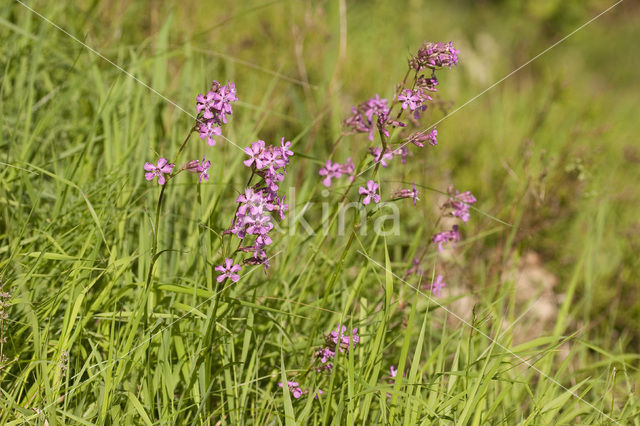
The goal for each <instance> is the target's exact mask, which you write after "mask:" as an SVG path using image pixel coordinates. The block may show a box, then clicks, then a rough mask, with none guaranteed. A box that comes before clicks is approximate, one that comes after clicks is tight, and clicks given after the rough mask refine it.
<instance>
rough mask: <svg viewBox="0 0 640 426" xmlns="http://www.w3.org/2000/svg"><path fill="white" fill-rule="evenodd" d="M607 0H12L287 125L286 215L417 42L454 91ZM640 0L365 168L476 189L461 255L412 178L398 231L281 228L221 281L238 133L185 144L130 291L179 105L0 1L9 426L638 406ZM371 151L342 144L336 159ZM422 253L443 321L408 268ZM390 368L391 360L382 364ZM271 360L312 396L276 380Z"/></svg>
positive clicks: (143, 67)
mask: <svg viewBox="0 0 640 426" xmlns="http://www.w3.org/2000/svg"><path fill="white" fill-rule="evenodd" d="M611 4H612V3H608V2H605V1H601V0H592V1H587V2H562V1H553V0H546V1H540V2H531V3H527V4H525V5H523V4H522V3H521V2H517V1H506V0H505V1H493V2H492V1H483V2H470V1H460V0H459V1H446V2H445V1H435V2H423V1H418V0H408V1H401V2H382V1H357V2H356V1H343V2H341V1H327V2H307V1H266V2H260V1H255V2H254V1H247V2H213V3H211V4H209V3H207V4H205V3H203V2H157V1H140V2H131V1H124V0H123V1H108V0H104V1H99V0H96V1H76V2H74V6H70V5H67V4H65V3H63V2H59V3H54V2H44V1H32V2H29V3H28V5H29V6H30V7H33V8H34V9H35V10H36V11H38V12H39V13H41V14H42V15H44V16H46V17H47V18H48V19H50V20H51V21H53V22H55V23H56V24H57V25H59V26H61V27H62V28H64V29H65V30H66V31H68V32H69V33H70V34H73V35H74V36H75V37H77V38H79V39H81V40H83V41H84V42H86V43H87V44H88V45H89V46H91V47H93V48H94V49H96V50H97V51H99V52H100V53H101V54H103V55H105V56H106V57H107V58H109V59H110V60H112V61H113V62H115V63H117V64H119V65H120V66H122V67H123V68H124V69H126V70H127V71H129V72H131V73H132V74H134V75H136V76H137V77H138V78H140V80H142V81H144V82H146V83H148V84H149V85H150V86H151V87H153V88H154V89H155V90H157V91H158V92H160V93H162V94H163V95H164V96H166V97H167V98H169V99H171V100H172V101H173V102H175V103H176V104H177V105H179V106H181V107H182V108H184V109H185V110H186V111H188V112H189V113H194V112H195V105H194V104H195V102H194V98H195V96H196V95H197V94H198V93H202V92H203V91H204V90H206V88H207V87H208V85H209V84H210V81H211V80H212V79H214V78H215V79H218V80H221V81H226V80H233V81H235V82H236V85H237V88H238V95H239V97H240V102H238V103H237V106H235V108H234V115H233V118H232V120H231V123H230V124H229V125H228V126H226V127H225V128H224V131H225V135H226V136H227V137H228V138H229V139H230V140H231V141H234V142H235V143H237V144H238V145H239V146H241V147H244V146H246V145H248V144H249V143H250V142H252V141H254V140H256V139H257V138H261V139H264V140H266V141H268V142H275V141H278V140H279V139H280V137H281V136H286V137H287V138H288V139H290V140H292V141H293V142H294V151H295V152H296V156H295V157H294V158H293V162H292V164H291V166H290V171H289V174H288V176H287V180H286V181H285V182H286V184H285V186H287V187H291V188H295V200H291V203H292V204H295V205H296V206H297V213H299V212H300V209H301V208H302V207H303V206H304V205H305V203H307V202H314V203H315V204H314V206H315V207H312V208H311V209H309V211H308V212H307V213H306V214H305V218H306V219H307V220H308V221H309V222H310V223H311V224H312V225H313V226H314V227H315V226H319V225H320V223H321V221H322V212H321V211H320V210H321V209H320V208H319V203H321V202H328V203H329V204H330V206H331V208H335V206H336V205H337V203H338V200H339V197H340V195H341V193H342V191H343V190H344V188H345V186H334V187H332V190H331V191H330V192H329V193H328V194H325V193H322V192H321V187H320V186H319V179H318V175H317V171H318V169H319V167H320V164H322V163H323V162H324V161H325V159H326V158H327V157H328V155H329V153H330V152H331V145H332V143H333V141H334V140H335V138H336V137H337V136H338V135H339V132H340V122H341V120H342V119H343V118H344V116H345V114H347V113H348V112H349V109H350V106H351V105H353V104H355V103H358V102H360V101H362V100H363V99H367V98H368V97H370V96H372V95H373V94H375V93H379V94H380V95H383V96H391V94H392V93H393V88H394V86H395V84H397V82H398V81H400V80H401V78H402V76H403V75H404V73H405V70H406V59H407V58H408V56H409V55H410V54H411V53H412V52H414V51H415V50H416V49H417V48H418V47H419V46H420V44H421V43H422V42H423V41H424V40H434V41H448V40H453V41H454V43H455V44H456V46H457V47H458V48H459V49H461V63H460V65H459V66H458V67H457V68H455V69H453V70H451V71H447V70H445V71H443V72H440V73H439V78H440V81H441V84H440V87H441V91H440V99H441V100H443V101H444V102H450V103H451V105H452V106H451V108H456V107H457V106H460V105H463V104H465V102H466V101H467V100H469V99H472V98H473V97H474V96H476V95H477V94H478V93H481V92H482V91H483V90H485V89H486V88H487V87H489V86H490V85H492V84H493V83H494V82H496V81H498V80H499V79H501V78H502V77H503V76H505V75H507V74H508V73H510V72H511V71H512V70H514V69H516V68H517V67H519V66H520V65H521V64H523V63H525V62H527V61H528V60H529V59H531V58H533V57H534V56H535V55H537V54H538V53H539V52H541V51H543V50H544V49H546V48H547V47H549V46H550V45H551V44H553V43H554V42H555V41H557V40H559V39H561V38H562V37H563V36H565V35H566V34H568V33H570V32H571V31H573V30H574V29H575V28H577V27H579V26H580V25H582V24H583V23H585V22H586V21H587V20H589V19H591V18H592V17H593V16H595V15H597V14H598V13H599V12H601V11H602V10H604V9H606V8H607V7H609V6H610V5H611ZM639 13H640V10H638V8H637V6H635V5H633V4H632V3H631V2H624V3H622V4H621V5H619V6H618V7H616V8H615V9H614V10H612V11H611V12H610V13H607V14H606V15H605V16H603V17H602V18H600V19H598V20H597V21H596V22H594V23H593V24H591V25H589V26H587V27H586V28H584V29H583V30H581V31H579V32H577V33H576V34H575V35H573V36H572V37H570V38H569V39H567V40H566V41H565V42H563V43H561V44H560V45H558V46H557V47H555V48H554V49H552V50H551V51H549V52H548V53H546V54H545V55H543V56H542V57H540V58H539V59H537V60H536V61H534V62H533V63H531V64H530V65H528V66H527V67H525V68H523V69H522V70H520V71H519V72H518V73H517V74H515V75H513V76H512V77H510V78H508V79H507V80H506V81H504V83H502V84H500V85H499V86H497V87H495V88H493V89H492V90H491V91H489V92H487V93H486V94H484V95H483V96H481V97H479V98H478V99H477V100H475V101H473V102H472V103H470V104H468V106H465V107H464V108H463V109H461V110H460V111H459V112H456V113H454V114H453V115H451V116H450V117H448V118H447V119H446V120H444V121H443V122H442V123H441V124H440V125H439V126H438V130H439V140H440V144H439V145H438V147H437V149H435V150H426V149H425V150H423V151H415V152H414V154H415V155H414V156H413V157H412V158H410V161H409V164H408V165H407V166H406V167H404V168H403V167H400V165H399V164H395V165H394V166H392V167H391V168H389V169H385V170H383V171H382V172H381V176H380V179H381V183H382V186H383V193H385V192H386V193H387V194H388V191H389V190H390V189H396V188H397V187H398V186H400V185H401V184H400V183H399V182H400V181H411V180H415V181H416V183H417V184H420V185H424V186H428V187H430V188H436V189H438V190H440V191H444V190H446V188H447V187H448V186H449V184H452V183H453V184H455V186H456V187H457V188H459V189H461V190H471V191H472V192H473V193H474V194H475V195H476V197H477V198H478V200H479V202H478V205H477V206H478V210H477V211H474V212H473V213H474V214H473V216H472V219H471V221H470V222H469V223H467V224H465V225H464V226H463V227H462V229H463V236H464V239H465V241H464V242H463V244H460V246H459V248H458V249H457V250H456V251H455V252H453V253H449V254H447V255H445V256H442V255H440V256H439V255H436V252H435V251H434V248H433V247H432V246H429V245H428V241H429V238H430V237H431V235H432V233H433V232H434V225H435V222H436V219H437V203H439V202H441V201H442V200H441V198H439V195H438V193H437V192H434V191H432V192H429V191H426V190H425V191H424V192H423V194H422V195H423V196H422V197H421V198H422V201H421V202H420V204H419V205H418V206H417V207H416V208H413V206H410V205H409V203H406V204H400V207H401V218H402V221H401V233H400V235H399V236H390V237H387V238H384V237H376V236H375V235H368V236H361V235H360V234H357V235H356V236H355V237H353V240H352V241H353V242H352V244H351V245H350V247H349V250H347V251H346V252H344V249H345V246H346V245H347V242H348V241H349V238H350V235H349V234H347V235H345V236H340V235H336V234H335V232H331V233H330V234H329V235H328V236H325V235H322V234H318V235H314V236H308V235H307V234H305V233H302V232H297V233H293V234H292V235H291V234H289V233H287V234H283V235H281V236H279V237H278V238H276V239H275V240H276V241H275V244H274V248H273V249H272V251H271V254H272V255H275V257H274V258H273V260H272V267H271V269H270V270H269V272H268V273H267V274H266V275H265V274H264V273H263V271H262V268H260V267H257V268H255V269H250V268H245V270H244V272H245V273H247V275H246V276H245V277H243V279H242V280H241V281H240V282H239V283H238V284H236V285H234V286H231V287H230V288H228V289H227V290H226V291H225V292H224V293H222V294H219V293H217V292H216V291H215V276H216V274H215V272H214V271H213V266H215V265H216V264H219V263H220V262H221V259H222V257H223V255H224V253H223V251H224V250H223V249H224V248H223V247H221V246H220V240H219V238H218V233H219V232H220V231H221V230H223V229H225V228H226V227H227V225H228V223H229V221H230V219H231V217H232V215H233V211H234V208H235V204H234V202H233V200H234V199H235V196H236V194H237V192H239V191H242V190H243V189H244V186H243V185H244V184H245V182H246V179H247V171H246V169H244V167H243V166H242V163H241V161H242V160H243V159H244V154H242V153H241V152H240V151H239V150H238V149H237V148H235V147H234V146H233V145H231V144H230V143H227V142H220V143H219V144H218V145H217V146H216V147H215V148H208V147H206V149H205V150H204V151H203V147H204V145H203V144H202V143H201V142H200V141H199V140H198V139H197V138H194V140H193V141H192V142H191V143H190V145H189V146H188V148H187V155H185V157H190V158H198V157H199V156H201V155H202V153H203V152H206V153H207V154H208V157H210V158H211V160H212V162H213V167H212V173H211V179H210V180H209V182H208V183H206V184H201V185H196V184H195V182H196V181H195V179H194V178H193V176H184V175H181V176H179V177H178V178H177V179H176V181H175V182H172V183H171V185H170V187H169V188H168V190H167V199H166V203H165V205H164V209H163V214H162V216H161V222H160V228H159V240H160V248H161V249H162V250H167V251H164V252H163V253H162V254H161V256H160V258H159V261H158V264H157V265H156V268H155V272H154V281H153V288H152V291H151V292H150V293H147V292H146V291H145V288H144V285H145V284H144V283H145V278H146V275H147V273H148V268H149V263H150V252H151V239H152V235H153V234H152V232H153V230H152V223H153V218H154V216H155V211H156V203H157V197H158V194H159V188H158V186H157V185H150V184H148V183H147V182H146V181H145V180H144V178H143V171H142V164H143V163H144V161H154V160H155V159H156V158H157V156H158V155H164V156H168V157H171V156H173V155H174V153H175V152H176V150H177V148H178V146H179V144H180V143H181V142H182V140H183V139H184V137H185V135H186V133H187V131H188V129H189V127H190V126H191V124H192V118H190V117H189V116H188V114H185V113H184V112H183V111H181V110H180V109H179V108H176V107H175V106H174V105H171V104H170V103H168V102H167V101H166V100H164V99H162V98H161V97H159V96H157V95H156V94H154V93H152V92H151V91H149V90H148V89H147V88H145V87H143V86H142V85H141V84H139V83H138V82H136V81H134V80H133V79H131V78H130V77H128V76H127V75H125V74H123V73H122V72H121V71H119V70H118V69H116V68H115V67H114V66H113V65H111V64H109V63H108V62H106V61H104V60H103V59H101V58H99V57H97V56H96V55H94V54H92V53H91V52H89V51H88V50H87V49H86V48H85V47H83V46H82V45H80V44H79V43H77V42H75V41H73V40H72V39H71V38H70V37H69V36H67V35H65V34H64V33H62V32H61V31H59V30H58V29H56V28H55V27H53V26H52V25H50V24H48V23H46V22H44V21H43V20H42V19H41V18H40V17H38V16H37V15H35V14H34V13H32V12H30V11H29V10H27V9H26V8H25V7H23V6H21V5H20V4H19V3H15V2H13V1H8V2H4V3H3V4H2V5H1V6H0V41H1V43H0V46H1V47H0V73H1V75H2V80H1V86H0V117H2V118H1V122H2V128H1V133H0V134H1V138H0V148H1V150H0V212H1V214H0V279H1V280H2V285H3V289H4V291H8V292H10V293H11V298H10V299H8V305H9V306H8V307H7V308H6V313H7V315H8V318H7V319H5V320H4V321H3V322H2V323H1V324H2V325H1V328H2V332H3V335H4V336H5V337H6V339H7V341H6V343H4V345H3V347H2V352H3V355H4V356H6V358H7V359H6V360H5V361H3V362H2V363H1V364H0V367H1V368H0V392H1V393H2V396H1V397H0V422H2V423H5V422H10V424H22V423H24V422H30V423H38V424H40V423H44V422H45V421H46V422H48V423H49V424H55V423H64V424H66V423H99V424H103V423H109V424H122V423H124V424H127V423H132V422H133V423H146V424H149V423H162V424H166V423H169V424H174V423H180V424H183V423H217V422H221V423H223V424H237V423H238V424H239V423H256V424H265V423H270V424H276V423H293V422H299V423H301V422H310V423H320V422H331V421H332V422H334V423H336V424H338V423H391V422H393V423H398V424H400V423H402V424H416V423H420V422H424V423H427V424H429V423H433V422H441V423H456V424H458V423H459V424H466V423H472V424H483V423H487V422H491V423H506V424H514V423H527V424H529V423H531V424H549V423H552V422H553V423H558V424H562V423H607V422H614V421H615V422H619V423H620V424H638V417H639V416H640V414H639V413H640V403H639V402H638V400H637V396H636V395H637V392H638V389H637V383H639V382H640V374H639V373H638V370H637V369H638V355H637V353H638V351H639V350H640V326H639V324H640V299H639V297H638V280H639V279H640V265H639V261H638V256H637V253H638V249H640V243H639V241H640V238H639V235H640V222H639V221H638V214H637V206H638V203H639V202H640V192H639V191H637V189H636V182H637V181H638V179H640V167H639V164H640V148H639V146H640V145H638V136H637V135H638V125H637V111H638V107H639V105H638V99H639V98H638V90H639V89H640V81H639V80H638V79H637V72H636V70H637V69H638V67H639V66H640V51H639V48H638V46H637V43H635V40H637V39H638V38H639V37H640V29H639V28H638V26H637V24H636V22H637V19H638V15H639ZM451 108H450V111H451V110H452V109H451ZM441 117H442V114H440V113H436V114H435V115H432V116H430V117H429V119H430V120H433V121H435V120H437V119H440V118H441ZM427 124H430V123H427ZM366 146H367V145H366V138H363V137H361V136H360V137H350V138H348V139H347V140H345V141H344V142H343V143H341V145H340V146H339V148H338V151H337V152H336V154H335V158H336V160H338V161H343V160H344V159H345V158H346V157H348V156H353V157H354V159H357V158H360V155H361V153H362V152H364V151H365V150H366ZM287 190H288V189H287ZM352 194H353V193H352ZM291 216H293V215H291ZM291 216H290V218H289V220H288V223H289V226H293V223H294V221H293V219H292V217H291ZM496 218H497V219H499V220H496ZM503 222H504V223H507V224H509V225H505V224H504V223H503ZM298 226H300V225H299V224H298ZM424 250H428V254H427V256H426V260H425V262H424V264H423V267H424V268H425V269H426V272H427V274H426V275H427V276H428V277H431V276H432V274H435V273H443V274H444V275H445V277H446V281H447V288H446V289H445V291H444V297H443V298H442V299H439V300H438V303H441V304H442V305H444V306H445V307H446V308H447V310H448V311H450V312H451V313H450V312H447V311H446V310H444V309H443V308H442V307H441V306H438V305H437V304H436V303H435V302H434V301H430V300H429V299H428V298H427V297H426V296H425V295H424V294H421V293H420V292H416V291H415V289H414V288H412V287H411V286H417V285H419V284H420V283H419V282H417V281H416V278H415V277H413V278H410V279H409V280H408V283H407V282H404V281H403V280H401V279H399V278H398V277H402V276H403V274H404V272H405V271H406V269H407V268H408V267H409V266H410V264H411V260H412V258H413V256H414V254H416V253H422V252H423V251H424ZM343 253H344V257H341V256H342V255H343ZM385 269H386V270H387V272H385ZM394 274H395V275H394ZM408 284H410V285H408ZM145 306H148V307H150V309H152V311H153V314H152V317H151V320H150V321H149V322H148V323H147V324H146V327H145V322H144V318H143V314H144V310H145V309H144V307H145ZM214 312H215V314H214ZM456 316H458V317H460V318H462V319H464V321H466V324H465V323H463V322H461V321H460V318H456ZM340 321H342V322H344V323H346V324H349V325H350V326H351V327H358V328H359V330H360V335H361V341H360V345H359V346H358V347H357V349H356V350H355V351H351V352H350V353H349V355H348V356H342V357H339V358H338V359H337V361H336V367H335V374H333V375H326V374H318V373H314V372H309V371H308V368H309V365H310V362H311V357H312V354H313V351H314V350H315V349H316V348H317V347H318V346H320V345H321V344H322V341H323V337H322V335H323V333H326V332H327V331H328V330H330V329H332V328H333V327H334V326H335V324H336V323H337V322H340ZM487 337H491V339H488V338H487ZM149 342H150V343H149ZM65 359H68V361H67V360H65ZM391 364H393V365H395V366H399V368H400V371H405V374H406V378H404V379H399V378H398V380H397V381H396V382H395V384H391V383H390V381H389V377H388V368H389V365H391ZM531 366H534V367H535V368H532V367H531ZM285 376H286V377H287V378H289V379H290V380H296V381H298V382H300V383H301V385H302V386H303V387H304V388H308V389H310V390H311V391H310V392H309V394H307V395H305V396H304V397H303V398H301V399H300V400H294V399H293V398H291V395H290V394H289V393H288V392H283V391H282V390H281V389H279V388H278V386H277V384H278V382H279V381H283V380H284V377H285ZM398 377H399V376H398ZM563 387H564V388H566V389H570V391H571V392H567V390H566V389H563ZM317 388H322V389H323V391H324V392H325V394H324V395H323V396H322V397H321V398H319V399H318V400H314V399H313V390H315V389H317ZM572 393H573V394H574V395H572ZM389 394H390V395H391V396H388V395H389ZM576 396H577V397H576ZM634 422H635V423H634Z"/></svg>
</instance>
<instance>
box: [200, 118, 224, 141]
mask: <svg viewBox="0 0 640 426" xmlns="http://www.w3.org/2000/svg"><path fill="white" fill-rule="evenodd" d="M198 132H199V133H200V139H202V140H206V141H207V145H209V146H215V144H216V140H215V139H214V136H220V135H222V129H221V128H220V126H216V124H215V123H214V122H213V121H207V122H206V123H202V124H201V125H200V127H199V129H198Z"/></svg>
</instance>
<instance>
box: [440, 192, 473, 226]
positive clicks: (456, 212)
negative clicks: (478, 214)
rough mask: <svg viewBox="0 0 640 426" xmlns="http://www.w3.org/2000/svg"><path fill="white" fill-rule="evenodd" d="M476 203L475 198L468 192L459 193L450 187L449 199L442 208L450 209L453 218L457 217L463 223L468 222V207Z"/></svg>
mask: <svg viewBox="0 0 640 426" xmlns="http://www.w3.org/2000/svg"><path fill="white" fill-rule="evenodd" d="M476 201H477V200H476V197H474V196H473V194H472V193H471V192H470V191H465V192H462V193H460V192H458V190H455V189H454V188H453V186H452V187H450V188H449V199H448V200H447V202H446V203H445V204H444V207H445V208H451V209H452V210H453V211H452V212H451V214H452V215H453V216H456V217H459V218H460V219H462V221H463V222H468V221H469V217H470V213H469V208H470V205H471V204H474V203H475V202H476Z"/></svg>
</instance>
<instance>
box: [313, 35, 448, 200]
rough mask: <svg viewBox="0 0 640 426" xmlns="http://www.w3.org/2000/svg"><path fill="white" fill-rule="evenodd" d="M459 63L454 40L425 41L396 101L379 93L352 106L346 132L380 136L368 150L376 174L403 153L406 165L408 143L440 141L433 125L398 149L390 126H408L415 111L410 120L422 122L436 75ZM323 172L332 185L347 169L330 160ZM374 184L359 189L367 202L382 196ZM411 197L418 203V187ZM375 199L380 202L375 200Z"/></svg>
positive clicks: (407, 138)
mask: <svg viewBox="0 0 640 426" xmlns="http://www.w3.org/2000/svg"><path fill="white" fill-rule="evenodd" d="M457 63H458V50H456V49H454V47H453V43H451V42H449V43H425V44H424V45H423V46H422V47H421V48H420V49H419V50H418V52H417V53H416V55H415V56H414V57H412V58H411V60H410V61H409V71H411V70H414V71H415V73H413V74H414V77H413V82H409V81H407V78H408V76H409V75H410V74H412V73H407V77H405V79H404V80H403V81H402V82H401V83H400V84H399V85H397V86H396V90H395V94H394V97H393V99H392V102H389V101H388V100H387V99H385V98H381V97H380V95H377V94H376V95H375V96H374V97H372V98H370V99H369V100H367V101H365V102H362V103H360V104H358V105H356V106H353V107H352V108H351V115H350V116H349V117H348V118H347V119H346V120H345V121H344V128H345V129H346V132H344V133H343V136H344V135H345V134H349V133H351V132H355V133H366V134H367V135H368V138H369V141H373V140H374V139H375V134H376V130H377V131H378V134H379V135H380V139H381V142H382V146H381V147H375V146H370V147H369V149H368V153H369V154H370V155H372V156H373V158H374V164H375V166H376V169H375V171H374V172H373V175H374V176H375V175H376V173H377V171H378V166H379V165H382V167H385V168H386V167H388V166H389V163H390V161H391V160H392V159H393V157H394V156H396V155H400V156H401V157H402V164H406V158H407V156H408V150H407V148H406V145H407V144H409V143H411V144H413V145H415V146H417V147H419V148H424V146H425V144H427V143H428V144H429V145H432V146H435V145H437V144H438V139H437V136H438V131H437V129H436V128H435V127H433V128H430V129H427V130H423V131H418V132H415V131H414V133H412V134H409V135H408V136H404V137H402V140H404V143H402V144H401V145H400V146H399V147H397V148H393V145H392V141H390V140H389V139H390V133H389V128H390V127H406V126H407V123H405V122H402V121H400V119H401V117H402V114H403V113H404V112H407V114H409V113H411V114H412V117H411V116H410V117H408V122H410V123H411V124H413V125H418V124H419V122H418V120H419V119H420V116H421V114H422V113H423V112H424V111H426V110H427V103H428V102H429V101H432V100H433V98H432V96H431V95H432V94H433V93H434V92H437V91H438V89H437V86H438V79H437V78H436V76H435V72H436V70H437V69H439V68H442V67H451V66H452V65H456V64H457ZM424 69H428V70H430V71H431V75H424V74H423V73H422V72H421V71H422V70H424ZM396 106H398V107H399V110H396V112H394V111H393V110H394V108H395V107H396ZM367 170H368V169H367ZM365 171H366V170H365ZM319 174H320V175H321V176H324V178H323V180H322V182H323V184H324V185H325V186H330V185H331V179H333V178H335V177H340V176H342V174H344V172H343V171H342V169H341V165H340V164H337V163H332V162H331V160H329V161H327V163H326V164H325V166H324V167H323V168H321V169H320V171H319ZM352 179H353V176H352ZM370 186H371V185H369V183H367V185H366V186H364V187H363V186H361V187H360V189H359V191H360V194H361V195H365V197H363V204H365V205H367V204H369V203H370V202H371V200H372V198H373V193H374V192H375V193H376V197H377V198H379V197H380V195H379V194H377V188H376V189H375V191H373V190H372V188H371V187H370ZM403 191H404V190H403ZM395 195H400V196H399V197H397V198H408V197H409V193H408V192H406V191H404V192H402V193H401V194H397V193H396V194H392V196H395ZM411 198H413V199H414V204H415V202H416V200H417V192H416V191H415V190H414V191H412V192H411ZM374 201H375V202H377V201H376V200H375V199H374Z"/></svg>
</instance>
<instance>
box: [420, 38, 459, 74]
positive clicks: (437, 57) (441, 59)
mask: <svg viewBox="0 0 640 426" xmlns="http://www.w3.org/2000/svg"><path fill="white" fill-rule="evenodd" d="M458 53H460V51H459V50H456V49H454V47H453V42H449V43H431V42H425V43H424V44H423V45H422V47H421V48H420V49H419V50H418V53H417V54H416V55H415V56H414V57H413V58H411V59H410V60H409V66H410V67H411V68H413V69H415V70H416V71H420V70H422V69H424V68H430V69H436V68H441V67H449V68H451V66H452V65H458Z"/></svg>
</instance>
